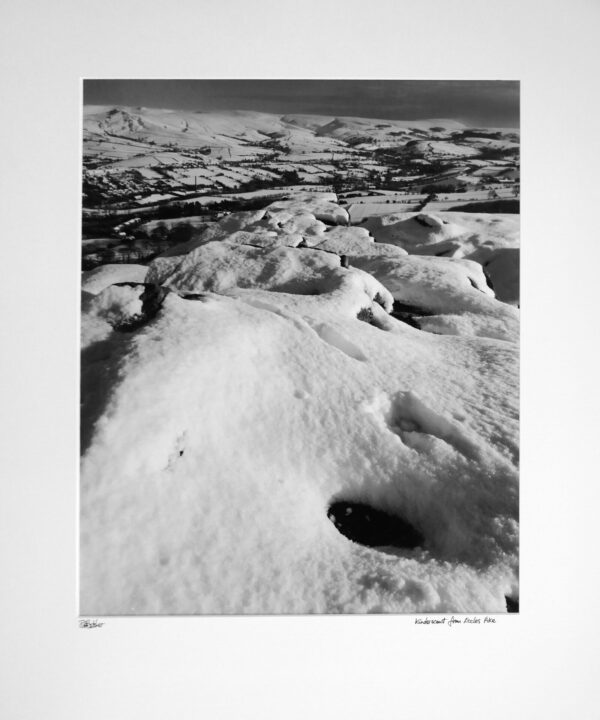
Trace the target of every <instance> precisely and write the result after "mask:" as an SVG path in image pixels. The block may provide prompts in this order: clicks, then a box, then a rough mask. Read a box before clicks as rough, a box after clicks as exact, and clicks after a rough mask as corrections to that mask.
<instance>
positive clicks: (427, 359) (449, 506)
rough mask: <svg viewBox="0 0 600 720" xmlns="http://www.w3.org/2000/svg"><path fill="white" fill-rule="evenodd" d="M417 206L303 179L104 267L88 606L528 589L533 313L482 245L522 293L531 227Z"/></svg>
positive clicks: (97, 291) (239, 603) (236, 603)
mask: <svg viewBox="0 0 600 720" xmlns="http://www.w3.org/2000/svg"><path fill="white" fill-rule="evenodd" d="M441 216H442V214H440V217H441ZM414 217H415V214H414V213H410V214H408V215H407V217H405V218H402V217H397V218H396V221H388V222H379V223H378V224H375V225H373V227H370V226H368V227H347V226H346V223H347V214H346V212H345V210H344V209H343V208H341V207H340V206H339V205H337V203H336V202H335V196H324V195H323V194H319V195H315V196H310V195H308V194H307V195H304V196H300V197H298V198H295V199H294V200H293V201H291V200H290V201H278V202H275V203H273V204H271V205H270V206H269V207H267V208H265V209H263V210H258V211H253V212H243V213H233V214H231V215H229V216H227V217H225V218H223V219H221V220H220V221H219V222H217V223H214V224H213V225H211V226H210V227H209V228H208V229H207V230H206V231H205V232H204V233H203V234H202V235H200V236H199V237H197V238H194V239H193V240H192V241H190V242H189V243H186V244H185V245H182V246H179V247H178V248H174V249H173V250H172V251H170V252H169V253H168V254H167V255H166V256H165V257H160V258H157V259H156V260H155V261H153V262H152V263H151V265H150V267H149V268H146V267H142V266H135V265H132V266H110V265H108V266H104V267H103V268H101V270H95V271H92V273H86V274H84V280H83V290H84V293H83V304H82V466H81V525H80V527H81V553H80V560H81V583H80V589H81V604H80V610H81V613H82V614H85V615H95V614H98V615H108V614H194V613H340V612H345V613H363V612H375V613H377V612H399V613H406V612H476V611H485V612H504V611H506V599H505V598H506V596H508V597H510V598H512V599H513V600H514V599H517V598H518V410H519V400H518V309H517V308H516V307H515V306H514V305H509V304H507V303H505V302H502V301H500V300H499V299H497V298H496V297H495V296H494V292H493V291H492V290H491V289H490V287H489V286H488V284H487V282H486V278H485V275H484V272H483V268H482V265H481V264H480V262H477V261H476V260H477V257H475V256H476V255H477V253H478V252H482V248H484V249H485V251H486V252H485V253H484V255H485V258H486V259H489V258H490V257H491V258H492V262H493V264H494V266H495V270H494V273H495V282H494V284H496V282H498V283H499V285H502V282H504V281H506V284H507V286H511V282H512V280H511V278H512V274H511V273H512V270H511V267H512V266H511V263H510V262H509V261H508V260H507V258H506V257H505V256H504V255H502V254H499V253H502V252H504V253H505V254H506V252H508V251H509V250H511V249H515V248H516V247H517V236H516V227H511V233H512V234H511V235H510V238H509V241H507V243H506V244H504V245H503V244H502V243H501V242H500V241H499V240H498V241H497V242H495V244H494V243H492V244H491V245H490V243H489V242H488V241H489V239H490V238H495V237H496V236H498V237H499V236H500V234H501V232H497V233H496V235H494V232H496V231H495V230H494V228H495V227H496V225H497V224H495V223H494V216H478V217H477V218H476V217H475V216H473V215H471V216H470V222H471V223H474V222H475V221H476V220H477V221H478V225H477V227H478V228H479V230H478V233H479V235H478V237H479V238H480V240H474V239H473V236H474V235H475V234H476V233H475V232H474V231H473V228H472V227H470V226H468V223H467V221H466V219H465V218H463V217H462V216H460V217H457V218H455V222H452V223H450V222H448V223H447V224H444V223H443V222H442V220H443V219H446V216H445V215H444V217H443V218H442V220H440V217H438V221H439V225H436V224H435V223H434V221H433V220H426V219H424V218H421V220H422V221H424V222H425V225H427V223H428V222H429V226H428V227H429V230H427V228H426V227H425V225H424V224H423V222H420V223H419V222H417V223H416V224H415V223H414ZM378 220H380V219H378ZM501 222H504V220H503V219H502V218H501ZM402 223H404V225H402ZM413 224H415V227H414V228H413ZM396 226H400V227H401V228H402V230H401V231H399V230H398V228H397V227H396ZM502 227H503V228H504V226H502ZM506 227H508V226H506ZM465 228H466V230H465ZM369 230H370V231H371V232H369ZM413 230H414V232H413ZM513 231H514V232H513ZM380 232H381V234H382V236H381V237H378V233H380ZM502 232H503V230H502ZM440 233H441V236H440ZM373 236H375V237H373ZM485 238H487V239H485ZM381 239H383V240H384V242H376V241H375V240H381ZM447 240H451V241H453V242H459V246H460V247H461V248H463V252H462V253H457V255H456V256H455V257H435V256H432V255H430V254H419V255H417V254H414V250H415V247H416V246H428V245H431V244H432V243H434V244H435V243H439V242H446V241H447ZM486 243H487V244H486ZM488 251H489V252H488ZM494 253H496V255H494ZM484 255H482V257H484ZM342 256H343V257H342ZM505 275H507V276H508V277H505ZM500 278H502V281H501V280H500ZM511 287H512V286H511ZM511 292H514V288H513V290H512V291H511ZM369 528H370V530H369Z"/></svg>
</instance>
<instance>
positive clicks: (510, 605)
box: [504, 595, 519, 613]
mask: <svg viewBox="0 0 600 720" xmlns="http://www.w3.org/2000/svg"><path fill="white" fill-rule="evenodd" d="M504 599H505V600H506V612H509V613H518V612H519V601H518V600H514V599H513V598H511V597H508V595H505V596H504Z"/></svg>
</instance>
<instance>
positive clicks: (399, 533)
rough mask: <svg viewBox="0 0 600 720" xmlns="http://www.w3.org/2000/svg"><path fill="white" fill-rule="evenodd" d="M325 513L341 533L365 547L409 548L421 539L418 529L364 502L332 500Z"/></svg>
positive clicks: (419, 543) (414, 546)
mask: <svg viewBox="0 0 600 720" xmlns="http://www.w3.org/2000/svg"><path fill="white" fill-rule="evenodd" d="M327 517H328V518H329V519H330V520H331V522H332V523H333V524H334V525H335V527H336V529H337V530H338V532H340V533H341V534H342V535H343V536H344V537H347V538H348V539H349V540H352V542H355V543H359V544H360V545H366V546H367V547H384V546H387V547H396V548H403V549H409V550H412V549H414V548H416V547H419V546H422V545H423V543H424V538H423V536H422V535H421V533H420V532H419V531H418V530H415V528H414V527H413V526H412V525H411V524H410V523H408V522H407V521H406V520H403V519H402V518H401V517H398V516H396V515H388V513H385V512H383V511H381V510H376V509H375V508H373V507H371V506H370V505H365V504H364V503H353V502H334V503H332V504H331V505H330V507H329V510H328V511H327Z"/></svg>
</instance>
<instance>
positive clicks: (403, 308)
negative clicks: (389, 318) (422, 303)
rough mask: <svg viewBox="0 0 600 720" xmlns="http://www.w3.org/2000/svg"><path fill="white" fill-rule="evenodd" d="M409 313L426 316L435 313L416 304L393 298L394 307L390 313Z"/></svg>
mask: <svg viewBox="0 0 600 720" xmlns="http://www.w3.org/2000/svg"><path fill="white" fill-rule="evenodd" d="M402 312H403V313H411V314H412V315H421V316H422V317H427V316H428V315H435V313H433V312H431V310H425V308H422V307H419V306H418V305H411V304H410V303H405V302H400V300H394V307H393V309H392V315H393V314H394V313H402Z"/></svg>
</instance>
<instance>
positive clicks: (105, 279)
mask: <svg viewBox="0 0 600 720" xmlns="http://www.w3.org/2000/svg"><path fill="white" fill-rule="evenodd" d="M147 272H148V267H147V266H146V265H135V264H132V263H121V264H112V265H101V266H100V267H97V268H94V269H93V270H87V271H86V272H83V273H81V289H82V291H84V292H87V293H92V294H93V295H97V294H98V293H99V292H102V290H104V288H107V287H108V286H109V285H114V284H115V283H120V282H134V283H143V282H144V279H145V277H146V273H147Z"/></svg>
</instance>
